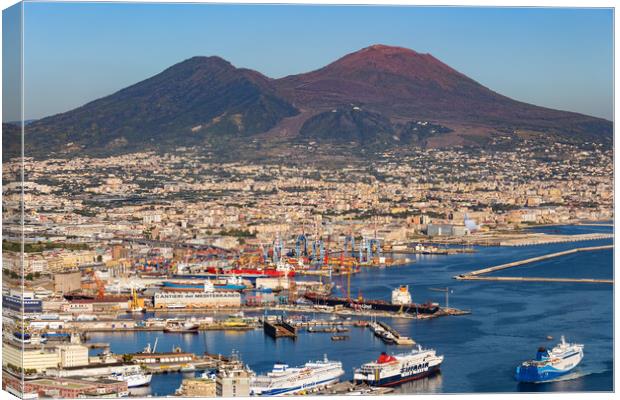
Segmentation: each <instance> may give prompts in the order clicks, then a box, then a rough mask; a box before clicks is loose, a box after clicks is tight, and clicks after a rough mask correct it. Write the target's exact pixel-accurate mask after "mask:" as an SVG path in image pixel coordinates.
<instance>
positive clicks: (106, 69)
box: [3, 3, 613, 121]
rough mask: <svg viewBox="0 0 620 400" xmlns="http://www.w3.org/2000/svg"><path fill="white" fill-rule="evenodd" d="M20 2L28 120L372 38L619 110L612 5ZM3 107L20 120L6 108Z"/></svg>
mask: <svg viewBox="0 0 620 400" xmlns="http://www.w3.org/2000/svg"><path fill="white" fill-rule="evenodd" d="M24 10H25V11H24V13H25V15H24V29H25V31H24V43H25V55H24V61H25V69H24V76H25V91H24V93H25V99H26V100H25V116H26V118H27V119H30V118H40V117H44V116H47V115H51V114H55V113H58V112H63V111H67V110H69V109H72V108H75V107H77V106H80V105H82V104H84V103H86V102H88V101H91V100H94V99H96V98H99V97H102V96H105V95H108V94H111V93H113V92H115V91H117V90H119V89H121V88H123V87H126V86H128V85H131V84H133V83H136V82H138V81H140V80H143V79H145V78H148V77H150V76H152V75H155V74H157V73H158V72H160V71H162V70H163V69H165V68H167V67H169V66H170V65H172V64H175V63H177V62H179V61H182V60H184V59H187V58H189V57H192V56H195V55H219V56H221V57H223V58H225V59H227V60H229V61H230V62H232V63H233V64H234V65H236V66H238V67H247V68H252V69H256V70H258V71H260V72H262V73H264V74H265V75H267V76H270V77H274V78H277V77H282V76H285V75H289V74H296V73H300V72H306V71H310V70H313V69H316V68H319V67H322V66H324V65H325V64H327V63H329V62H331V61H334V60H335V59H337V58H339V57H341V56H343V55H344V54H346V53H350V52H352V51H356V50H358V49H360V48H363V47H366V46H368V45H371V44H376V43H383V44H388V45H397V46H403V47H408V48H412V49H414V50H416V51H419V52H424V53H431V54H433V55H434V56H435V57H437V58H439V59H440V60H442V61H443V62H445V63H447V64H448V65H450V66H452V67H453V68H455V69H457V70H459V71H460V72H463V73H464V74H466V75H468V76H470V77H471V78H473V79H475V80H477V81H478V82H480V83H482V84H483V85H485V86H487V87H489V88H491V89H493V90H495V91H497V92H499V93H501V94H504V95H507V96H509V97H512V98H514V99H517V100H521V101H525V102H529V103H533V104H537V105H542V106H547V107H551V108H558V109H563V110H570V111H576V112H581V113H584V114H589V115H595V116H600V117H604V118H607V119H612V117H613V11H612V10H611V9H550V8H459V7H454V8H447V7H446V8H438V7H426V8H425V7H413V6H412V7H383V6H381V7H379V6H358V7H346V6H248V5H244V6H240V5H209V4H130V3H121V4H119V3H116V4H113V3H102V4H95V3H78V4H71V3H26V4H25V8H24ZM5 21H6V18H5ZM3 26H5V27H6V26H7V24H6V22H5V24H4V25H3ZM5 29H7V28H5ZM5 47H6V46H5ZM4 59H5V60H6V57H5V58H4ZM6 68H8V67H6ZM6 98H7V97H6V96H5V99H6ZM3 114H4V115H3V120H4V121H9V120H15V119H19V115H16V113H15V110H11V109H10V107H5V108H4V110H3Z"/></svg>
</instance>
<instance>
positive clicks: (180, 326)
mask: <svg viewBox="0 0 620 400" xmlns="http://www.w3.org/2000/svg"><path fill="white" fill-rule="evenodd" d="M164 332H167V333H197V332H198V324H195V323H193V322H185V323H180V322H171V323H168V324H166V326H165V327H164Z"/></svg>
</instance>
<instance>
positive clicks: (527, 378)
mask: <svg viewBox="0 0 620 400" xmlns="http://www.w3.org/2000/svg"><path fill="white" fill-rule="evenodd" d="M582 359H583V345H582V344H576V343H566V341H565V340H564V336H562V340H561V342H560V343H559V344H558V345H557V346H555V347H554V348H552V349H551V350H547V349H546V348H544V347H541V348H539V349H538V351H537V352H536V359H534V360H529V361H525V362H523V363H522V364H521V365H520V366H518V367H517V369H516V371H515V379H516V380H517V381H519V382H530V383H536V382H547V381H550V380H553V379H557V378H559V377H561V376H562V375H565V374H567V373H568V372H570V371H572V370H573V369H574V368H575V367H576V366H577V365H579V363H580V362H581V360H582Z"/></svg>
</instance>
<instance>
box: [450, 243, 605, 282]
mask: <svg viewBox="0 0 620 400" xmlns="http://www.w3.org/2000/svg"><path fill="white" fill-rule="evenodd" d="M613 248H614V246H613V245H604V246H592V247H578V248H574V249H570V250H565V251H560V252H557V253H551V254H545V255H543V256H538V257H532V258H526V259H524V260H519V261H514V262H510V263H506V264H500V265H496V266H494V267H488V268H482V269H478V270H474V271H470V272H467V273H465V274H460V275H457V276H455V277H454V279H457V280H470V281H473V280H476V281H497V282H501V281H504V282H574V283H609V284H613V283H614V281H613V279H593V278H546V277H544V278H543V277H518V276H483V275H486V274H489V273H491V272H495V271H500V270H504V269H508V268H513V267H518V266H520V265H525V264H531V263H534V262H538V261H543V260H548V259H550V258H556V257H562V256H565V255H569V254H574V253H578V252H586V251H597V250H608V249H613Z"/></svg>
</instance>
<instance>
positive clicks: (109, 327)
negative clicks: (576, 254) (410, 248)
mask: <svg viewBox="0 0 620 400" xmlns="http://www.w3.org/2000/svg"><path fill="white" fill-rule="evenodd" d="M239 311H243V312H244V313H254V314H256V315H257V316H260V315H261V314H264V313H265V312H282V313H287V314H318V315H329V316H330V319H312V320H310V321H295V320H292V319H290V318H289V319H288V320H287V322H288V323H290V324H291V325H292V326H293V327H295V328H304V327H306V328H307V327H310V326H339V325H352V326H356V324H360V323H363V322H367V321H368V320H370V319H373V318H399V319H418V320H423V319H433V318H438V317H444V316H459V315H467V314H471V311H469V310H459V309H456V308H445V307H440V309H439V310H438V311H437V312H435V313H434V314H417V315H416V314H408V313H397V312H389V311H372V310H362V311H360V310H353V309H348V308H334V307H324V306H321V307H320V308H319V307H314V306H292V305H280V306H272V307H243V308H242V309H227V310H221V309H220V310H213V309H191V310H185V312H190V313H191V314H192V317H186V318H183V317H181V318H179V317H177V318H175V320H176V321H178V322H181V323H183V322H196V323H197V324H198V328H197V330H196V331H217V330H219V331H237V332H244V331H250V330H255V329H264V328H265V327H264V323H263V320H264V318H263V317H254V318H245V319H244V321H243V322H236V323H234V324H231V323H230V322H229V321H227V320H226V319H222V320H217V319H214V321H212V322H208V323H206V322H200V320H198V321H196V316H197V315H201V314H202V315H205V314H208V315H213V316H222V317H223V318H224V317H226V316H228V315H230V313H233V312H239ZM159 312H160V311H159V310H158V312H157V313H159ZM164 313H165V312H164ZM176 313H182V311H179V310H176ZM335 317H339V318H337V319H335V320H334V319H333V318H335ZM165 326H166V325H165V322H164V321H161V320H160V321H156V323H153V324H151V323H149V319H146V320H132V319H127V320H119V319H115V317H114V316H113V315H109V316H108V317H107V318H105V319H98V320H95V321H68V322H66V323H65V324H64V326H63V328H62V329H58V330H57V332H61V333H72V332H81V333H83V334H85V333H97V332H102V333H107V332H141V331H147V332H163V331H164V330H165ZM169 334H170V335H173V334H175V333H169ZM101 345H103V344H101ZM95 346H96V345H93V347H95ZM101 347H103V346H101Z"/></svg>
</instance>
